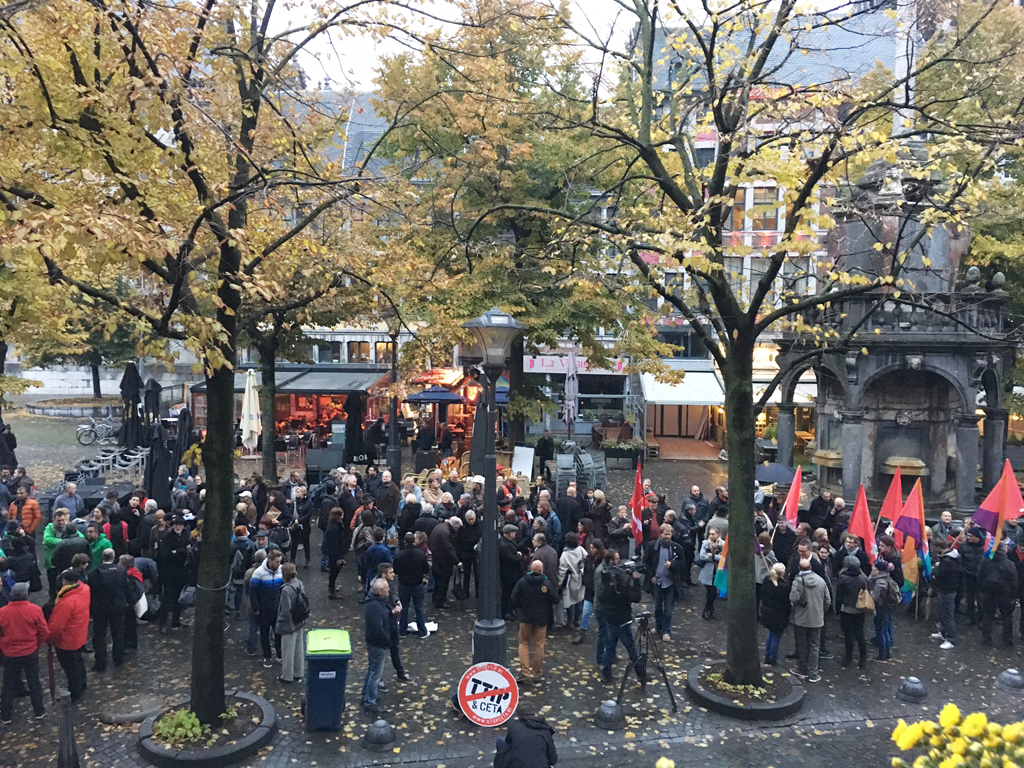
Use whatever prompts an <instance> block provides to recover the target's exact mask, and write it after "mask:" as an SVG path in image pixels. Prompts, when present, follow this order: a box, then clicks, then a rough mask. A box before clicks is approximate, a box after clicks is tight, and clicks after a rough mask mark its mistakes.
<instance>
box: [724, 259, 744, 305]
mask: <svg viewBox="0 0 1024 768" xmlns="http://www.w3.org/2000/svg"><path fill="white" fill-rule="evenodd" d="M725 279H726V280H728V281H729V286H730V287H731V288H732V290H733V292H734V293H735V294H736V296H737V297H740V296H742V295H743V286H744V284H745V283H746V279H745V277H744V275H743V257H742V256H726V257H725Z"/></svg>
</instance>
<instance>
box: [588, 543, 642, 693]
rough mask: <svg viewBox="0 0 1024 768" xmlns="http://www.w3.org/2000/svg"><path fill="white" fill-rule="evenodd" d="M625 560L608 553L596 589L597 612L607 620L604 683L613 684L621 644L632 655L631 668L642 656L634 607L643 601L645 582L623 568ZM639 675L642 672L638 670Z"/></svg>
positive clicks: (603, 626) (637, 575) (602, 666)
mask: <svg viewBox="0 0 1024 768" xmlns="http://www.w3.org/2000/svg"><path fill="white" fill-rule="evenodd" d="M621 563H622V558H621V557H620V556H619V553H618V552H617V551H615V550H614V549H613V550H608V551H607V552H605V555H604V568H603V569H601V575H600V579H601V587H600V589H598V588H597V584H596V583H595V585H594V592H595V594H594V597H595V598H596V599H597V605H596V606H595V608H596V609H597V612H599V613H600V614H601V615H602V616H603V617H604V623H603V625H602V627H601V629H602V630H603V631H604V636H605V643H606V644H605V647H604V658H603V659H601V661H600V664H601V682H604V683H610V682H612V662H613V661H614V660H615V649H616V648H617V647H618V644H619V643H622V647H623V648H625V649H626V652H627V653H628V654H629V660H630V663H631V664H636V662H637V659H638V658H639V654H638V653H637V650H636V646H635V645H634V643H633V627H632V622H633V603H639V602H640V600H641V598H642V597H643V595H642V593H641V591H640V581H641V579H642V578H643V577H642V576H641V575H640V572H639V571H635V570H633V571H631V570H628V569H626V568H622V567H621ZM637 672H639V669H638V670H637Z"/></svg>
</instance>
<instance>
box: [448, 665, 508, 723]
mask: <svg viewBox="0 0 1024 768" xmlns="http://www.w3.org/2000/svg"><path fill="white" fill-rule="evenodd" d="M518 703H519V686H517V685H516V680H515V678H514V677H513V676H512V673H511V672H509V671H508V670H507V669H505V668H504V667H503V666H501V665H500V664H491V663H489V662H485V663H483V664H474V665H473V666H472V667H470V668H469V669H467V670H466V674H464V675H463V676H462V680H460V681H459V706H460V707H461V708H462V712H463V714H464V715H465V716H466V717H468V718H469V719H470V720H471V721H472V722H474V723H476V724H477V725H482V726H485V727H487V728H494V727H495V726H498V725H501V724H502V723H504V722H505V721H507V720H508V719H509V718H510V717H512V715H513V713H514V712H515V711H516V705H517V704H518Z"/></svg>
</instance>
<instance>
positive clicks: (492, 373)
mask: <svg viewBox="0 0 1024 768" xmlns="http://www.w3.org/2000/svg"><path fill="white" fill-rule="evenodd" d="M462 327H463V328H465V329H466V330H469V331H472V332H473V335H474V336H475V338H476V349H475V350H474V351H475V353H476V354H475V355H472V353H471V355H470V356H467V357H469V358H470V359H473V358H475V359H473V361H474V362H476V361H477V360H479V362H480V363H481V364H482V367H483V377H482V378H483V380H482V381H481V382H480V383H481V384H483V385H484V392H485V398H484V403H483V405H484V407H485V408H486V413H487V419H486V421H485V422H484V429H485V430H486V435H487V437H486V442H485V445H486V454H485V456H484V508H483V516H482V519H481V524H482V525H483V531H482V536H481V539H480V599H479V600H478V601H477V619H476V623H475V624H474V625H473V663H474V664H479V663H480V662H484V661H489V662H493V663H495V664H501V665H503V666H504V665H505V664H506V662H507V648H506V641H505V619H504V617H503V616H502V614H501V586H500V581H499V572H498V536H499V535H500V534H499V531H500V529H501V527H500V525H499V521H498V488H497V476H498V460H497V456H496V455H495V453H494V430H495V423H496V419H495V417H496V415H497V414H496V408H495V405H494V396H495V391H496V389H497V386H498V379H499V378H500V377H501V374H502V373H503V372H504V370H505V366H506V363H507V360H508V351H509V347H511V346H512V342H513V341H514V340H515V338H516V336H518V335H519V333H520V332H521V331H522V330H523V328H525V327H526V326H524V325H523V324H522V323H520V322H519V321H518V320H516V319H515V318H514V317H512V315H510V314H508V313H506V312H502V311H501V310H500V309H498V308H497V307H495V308H494V309H492V310H490V311H489V312H485V313H484V314H482V315H481V316H480V317H477V318H475V319H473V320H469V321H468V322H465V323H463V324H462ZM477 407H480V406H479V405H478V406H477Z"/></svg>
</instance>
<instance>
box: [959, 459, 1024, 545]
mask: <svg viewBox="0 0 1024 768" xmlns="http://www.w3.org/2000/svg"><path fill="white" fill-rule="evenodd" d="M1022 511H1024V499H1022V498H1021V495H1020V488H1019V487H1018V485H1017V478H1016V477H1014V476H1013V468H1012V467H1011V466H1010V460H1009V459H1007V460H1006V463H1005V464H1003V474H1002V475H1001V476H1000V478H999V482H998V483H996V485H995V487H994V488H993V489H992V490H991V491H990V492H989V494H988V496H986V497H985V500H984V501H983V502H981V506H980V507H978V509H977V510H976V511H975V512H974V515H973V518H972V519H973V520H974V522H976V523H977V524H978V525H980V526H981V527H982V528H984V529H985V530H986V531H988V532H989V533H990V534H991V536H992V540H991V542H989V540H988V539H989V537H988V536H986V537H985V545H986V550H987V551H986V554H987V555H988V556H989V557H992V553H993V552H994V551H995V548H996V547H997V546H999V540H1000V539H1002V537H1003V523H1005V522H1006V521H1007V520H1016V519H1017V518H1018V517H1020V516H1021V512H1022Z"/></svg>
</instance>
